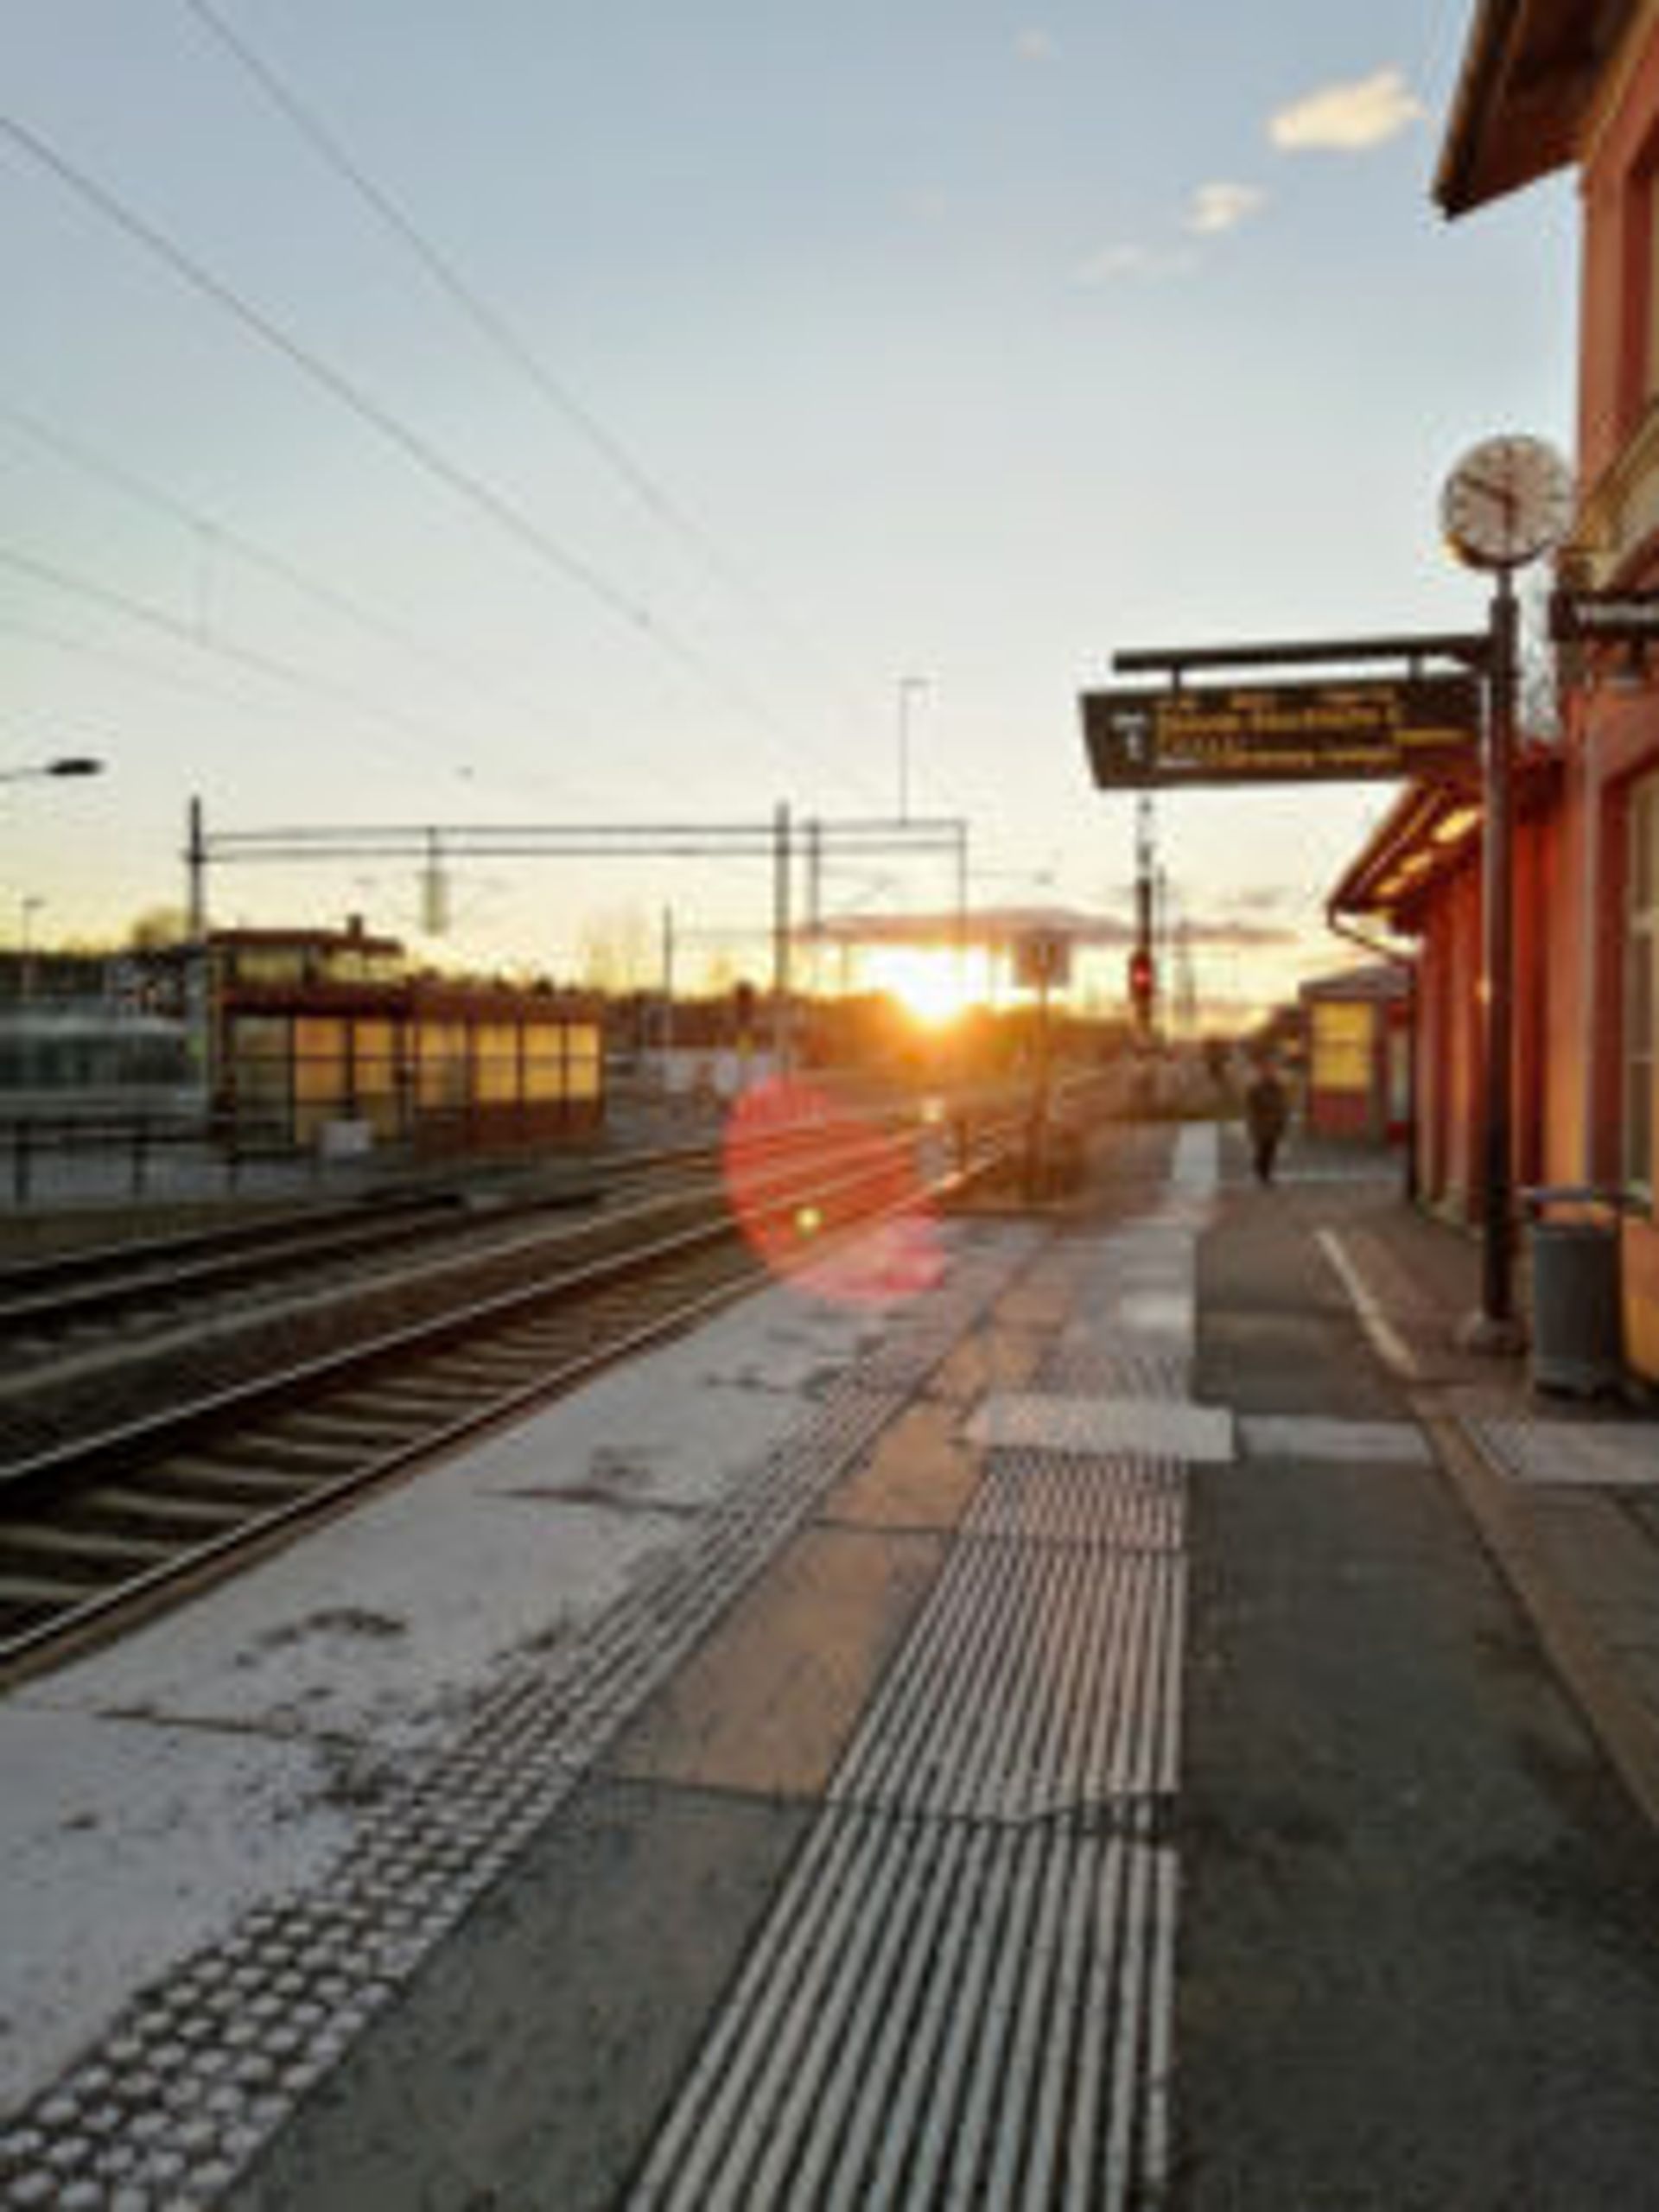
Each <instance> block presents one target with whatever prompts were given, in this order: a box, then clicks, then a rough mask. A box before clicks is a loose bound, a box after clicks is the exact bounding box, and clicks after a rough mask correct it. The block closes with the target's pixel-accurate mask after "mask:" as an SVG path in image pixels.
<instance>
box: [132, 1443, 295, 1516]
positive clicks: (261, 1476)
mask: <svg viewBox="0 0 1659 2212" xmlns="http://www.w3.org/2000/svg"><path fill="white" fill-rule="evenodd" d="M166 1478H167V1483H168V1488H169V1490H171V1489H172V1488H173V1487H174V1486H175V1484H176V1485H177V1487H178V1489H179V1491H180V1492H181V1495H182V1496H184V1497H199V1496H202V1495H204V1494H205V1495H206V1496H207V1497H243V1498H245V1499H246V1500H247V1502H248V1503H249V1504H251V1505H263V1504H266V1503H270V1502H271V1501H272V1500H273V1499H277V1498H283V1497H303V1496H304V1495H305V1493H306V1492H307V1491H312V1490H315V1488H316V1486H317V1478H316V1475H315V1472H305V1473H302V1471H300V1470H299V1469H297V1468H295V1467H268V1466H260V1465H254V1464H252V1463H242V1462H238V1461H236V1460H233V1459H208V1458H206V1457H205V1456H199V1455H196V1454H194V1453H191V1454H186V1455H182V1456H181V1457H179V1458H177V1459H169V1460H168V1462H167V1466H166Z"/></svg>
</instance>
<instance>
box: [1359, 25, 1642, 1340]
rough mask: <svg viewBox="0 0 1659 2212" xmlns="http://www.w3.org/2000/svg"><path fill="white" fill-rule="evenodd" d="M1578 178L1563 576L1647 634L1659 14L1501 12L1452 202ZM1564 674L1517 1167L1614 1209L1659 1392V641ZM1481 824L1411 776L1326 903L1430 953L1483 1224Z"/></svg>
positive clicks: (1487, 43)
mask: <svg viewBox="0 0 1659 2212" xmlns="http://www.w3.org/2000/svg"><path fill="white" fill-rule="evenodd" d="M1568 165H1572V166H1573V167H1574V168H1576V169H1577V172H1578V175H1579V181H1580V192H1581V197H1582V204H1583V289H1582V296H1581V302H1580V395H1579V427H1578V454H1577V457H1576V459H1577V471H1578V479H1579V505H1578V513H1577V518H1576V521H1575V524H1574V526H1573V533H1572V536H1571V538H1570V541H1569V542H1568V543H1567V545H1566V546H1565V547H1564V548H1563V549H1562V550H1561V552H1560V555H1559V556H1558V562H1559V566H1558V575H1557V579H1556V581H1557V582H1559V583H1560V585H1561V586H1562V587H1563V588H1566V589H1567V590H1568V591H1570V592H1571V593H1573V594H1597V595H1620V596H1622V597H1624V598H1625V599H1627V600H1628V601H1629V602H1630V606H1631V607H1635V609H1636V611H1637V616H1638V618H1639V617H1640V616H1641V614H1642V608H1641V607H1640V605H1639V603H1638V597H1639V594H1644V593H1652V592H1659V7H1656V6H1655V5H1654V4H1653V0H1481V4H1480V5H1479V6H1478V8H1477V9H1476V11H1475V14H1474V17H1473V20H1472V22H1471V29H1470V33H1469V38H1468V43H1467V48H1466V50H1465V60H1464V69H1463V76H1462V81H1461V83H1460V85H1459V92H1458V96H1457V100H1456V104H1455V106H1454V109H1453V112H1452V118H1451V121H1450V124H1449V125H1448V127H1447V131H1446V140H1445V143H1444V146H1443V149H1442V153H1441V161H1440V172H1439V175H1438V177H1437V180H1436V183H1435V196H1436V198H1437V199H1438V200H1439V201H1440V205H1441V207H1443V209H1444V210H1445V212H1446V214H1447V215H1448V216H1452V217H1462V216H1465V215H1467V214H1469V213H1472V212H1473V211H1476V210H1478V209H1479V208H1481V207H1484V206H1485V205H1487V204H1488V203H1490V202H1491V201H1493V200H1497V199H1500V198H1502V197H1503V196H1505V195H1506V194H1510V193H1512V192H1516V191H1518V190H1520V189H1522V188H1524V187H1526V186H1527V185H1529V184H1530V183H1532V182H1533V181H1535V179H1537V178H1540V177H1542V176H1544V175H1548V174H1550V173H1551V172H1554V171H1557V170H1559V169H1560V168H1564V167H1567V166H1568ZM1654 611H1655V612H1656V613H1659V606H1656V607H1655V609H1654ZM1610 612H1611V610H1610ZM1560 677H1561V685H1560V721H1561V728H1560V734H1559V738H1556V739H1552V740H1551V741H1549V742H1548V743H1536V742H1523V744H1522V747H1521V751H1520V754H1519V757H1518V760H1517V766H1516V778H1517V782H1516V817H1517V828H1516V856H1515V859H1516V1040H1515V1041H1516V1052H1515V1089H1514V1098H1513V1125H1514V1129H1515V1138H1516V1157H1515V1163H1514V1164H1515V1173H1516V1180H1517V1182H1518V1183H1519V1184H1521V1185H1528V1184H1544V1185H1554V1186H1563V1185H1569V1186H1594V1187H1596V1188H1598V1189H1600V1190H1603V1191H1607V1192H1617V1193H1618V1194H1619V1196H1620V1198H1621V1199H1622V1202H1623V1210H1624V1211H1623V1223H1622V1228H1621V1231H1620V1243H1621V1249H1620V1275H1621V1282H1622V1286H1623V1300H1624V1345H1625V1356H1626V1359H1627V1362H1628V1363H1629V1365H1630V1367H1631V1369H1632V1370H1634V1371H1635V1372H1636V1373H1637V1374H1638V1375H1640V1376H1643V1377H1645V1378H1647V1379H1649V1381H1659V645H1656V646H1655V648H1654V650H1653V651H1652V652H1649V649H1648V648H1647V647H1646V646H1645V645H1643V644H1642V643H1640V642H1638V641H1636V640H1634V639H1632V638H1631V637H1630V636H1628V635H1624V636H1621V637H1620V638H1618V639H1617V640H1614V639H1611V637H1609V638H1605V639H1600V640H1599V641H1598V642H1596V643H1593V644H1585V643H1582V642H1580V643H1576V644H1572V645H1564V646H1563V649H1562V652H1561V655H1560ZM1479 828H1480V813H1479V809H1478V804H1474V803H1473V802H1472V799H1471V794H1469V793H1467V792H1459V791H1454V790H1451V789H1436V788H1431V787H1429V786H1427V785H1412V786H1410V787H1408V789H1407V791H1405V792H1404V793H1403V795H1402V798H1400V800H1399V801H1398V802H1397V804H1395V807H1394V808H1393V810H1391V812H1390V813H1389V817H1387V819H1386V820H1385V821H1384V822H1383V824H1382V826H1381V827H1380V828H1379V829H1378V830H1377V831H1376V834H1375V835H1374V836H1373V837H1372V838H1371V840H1370V842H1369V843H1368V845H1367V846H1366V848H1365V849H1364V851H1363V852H1362V853H1361V854H1360V855H1359V856H1358V857H1357V860H1356V861H1354V863H1353V865H1352V866H1351V868H1350V869H1349V871H1348V872H1347V874H1346V875H1345V876H1344V879H1343V880H1342V882H1341V883H1340V884H1339V885H1338V887H1337V888H1336V891H1335V893H1333V895H1332V902H1331V903H1332V910H1333V912H1336V913H1337V914H1338V915H1344V916H1347V917H1349V918H1369V919H1370V920H1372V921H1373V922H1375V921H1381V922H1383V923H1384V924H1386V925H1389V927H1390V928H1392V929H1393V930H1394V931H1395V932H1397V933H1400V934H1404V935H1408V936H1411V937H1414V938H1416V939H1417V940H1418V941H1419V945H1420V957H1419V962H1418V976H1417V992H1416V1008H1415V1060H1416V1069H1417V1082H1416V1116H1415V1121H1416V1162H1415V1165H1416V1177H1417V1183H1418V1187H1419V1189H1420V1191H1421V1194H1422V1196H1423V1198H1425V1200H1426V1201H1427V1202H1428V1203H1429V1204H1431V1205H1436V1206H1438V1207H1440V1209H1442V1210H1443V1211H1446V1212H1448V1213H1451V1214H1453V1215H1455V1216H1459V1217H1465V1218H1472V1217H1474V1216H1476V1215H1477V1214H1478V1204H1479V1181H1480V1166H1479V1163H1480V1160H1481V1157H1482V1153H1481V1145H1482V1129H1481V1120H1482V1106H1481V1101H1482V1096H1483V1089H1482V1073H1481V1064H1480V1063H1481V1041H1480V1029H1481V1026H1480V1019H1479V992H1480V982H1481V963H1480V929H1479V902H1480V893H1479V876H1480V861H1479Z"/></svg>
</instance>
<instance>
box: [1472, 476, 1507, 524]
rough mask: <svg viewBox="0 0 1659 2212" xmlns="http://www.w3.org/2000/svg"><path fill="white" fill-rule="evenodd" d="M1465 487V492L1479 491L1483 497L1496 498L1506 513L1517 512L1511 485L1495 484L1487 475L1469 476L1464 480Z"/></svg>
mask: <svg viewBox="0 0 1659 2212" xmlns="http://www.w3.org/2000/svg"><path fill="white" fill-rule="evenodd" d="M1464 489H1465V492H1478V493H1480V495H1481V496H1482V498H1483V499H1496V500H1497V504H1498V505H1499V506H1501V507H1502V508H1503V512H1504V513H1505V514H1506V515H1512V514H1513V513H1514V512H1515V510H1516V493H1515V490H1514V488H1513V486H1510V485H1508V484H1494V483H1493V482H1492V481H1491V478H1490V477H1486V476H1469V477H1465V480H1464Z"/></svg>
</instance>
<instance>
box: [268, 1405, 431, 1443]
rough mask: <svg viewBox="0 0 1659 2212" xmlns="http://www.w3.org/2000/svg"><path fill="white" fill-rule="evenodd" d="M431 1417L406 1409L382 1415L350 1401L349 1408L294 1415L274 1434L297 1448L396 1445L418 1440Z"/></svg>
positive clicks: (323, 1408) (325, 1409)
mask: <svg viewBox="0 0 1659 2212" xmlns="http://www.w3.org/2000/svg"><path fill="white" fill-rule="evenodd" d="M430 1418H431V1415H430V1414H425V1415H418V1416H417V1415H416V1414H414V1413H413V1412H411V1410H410V1408H408V1407H404V1408H391V1409H388V1410H387V1411H385V1412H384V1413H381V1412H377V1411H376V1409H375V1408H373V1407H372V1406H371V1405H368V1404H366V1403H365V1402H364V1401H363V1400H361V1399H359V1398H356V1397H353V1400H352V1402H351V1403H350V1404H349V1405H343V1406H340V1407H338V1408H336V1407H333V1406H324V1407H319V1408H315V1410H313V1411H311V1412H308V1413H302V1414H291V1415H289V1418H288V1419H287V1420H285V1421H283V1423H282V1425H281V1427H280V1428H279V1430H278V1431H277V1434H278V1435H279V1436H281V1437H283V1439H289V1438H291V1439H292V1440H294V1441H295V1442H296V1443H300V1444H325V1445H326V1444H327V1443H329V1442H331V1441H336V1440H337V1441H338V1442H340V1443H342V1444H397V1443H401V1442H403V1441H404V1440H406V1439H408V1438H410V1437H412V1436H418V1435H419V1434H420V1433H421V1431H422V1430H423V1428H424V1427H427V1425H428V1423H429V1420H430Z"/></svg>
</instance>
